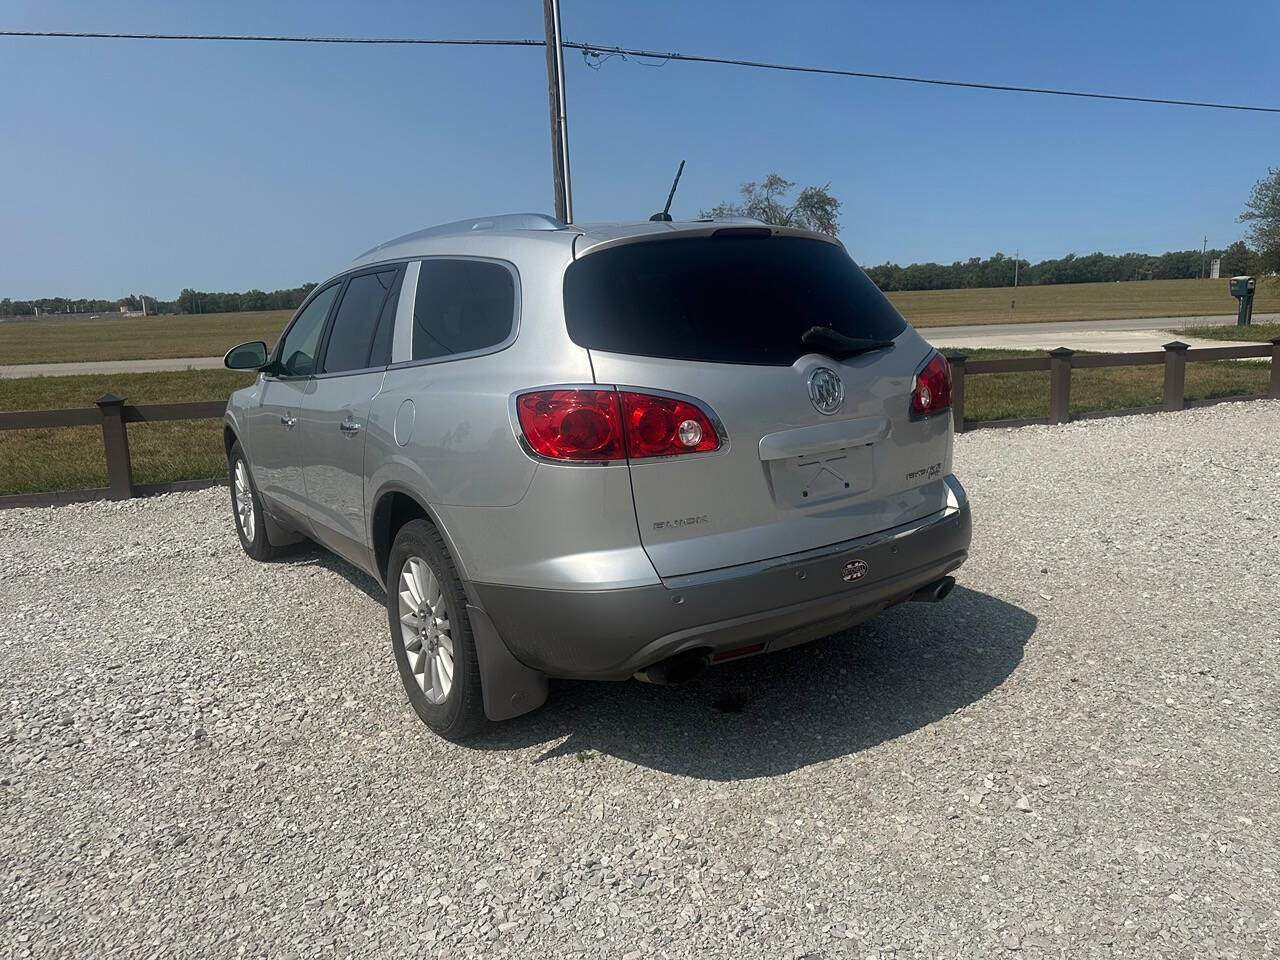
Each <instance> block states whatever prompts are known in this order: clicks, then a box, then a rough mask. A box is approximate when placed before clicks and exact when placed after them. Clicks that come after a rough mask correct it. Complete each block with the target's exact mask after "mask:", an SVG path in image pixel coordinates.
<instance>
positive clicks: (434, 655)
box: [399, 557, 454, 704]
mask: <svg viewBox="0 0 1280 960" xmlns="http://www.w3.org/2000/svg"><path fill="white" fill-rule="evenodd" d="M399 598H400V639H401V640H402V641H403V643H404V652H405V656H406V657H407V658H408V660H409V669H410V671H411V672H412V673H413V676H414V679H415V680H417V681H418V687H419V688H420V689H421V690H422V693H423V695H424V696H426V698H427V700H428V701H430V702H431V703H435V704H439V703H444V701H445V700H446V699H447V698H448V696H449V691H450V690H452V689H453V667H454V663H453V636H452V634H451V633H450V625H449V611H448V609H447V608H446V607H445V602H444V595H443V594H442V593H441V591H440V580H439V578H437V577H436V575H435V572H434V571H433V570H432V569H431V567H430V565H429V564H428V563H427V562H426V561H425V560H423V559H422V558H421V557H409V559H407V560H406V561H405V562H404V566H402V567H401V568H400V584H399Z"/></svg>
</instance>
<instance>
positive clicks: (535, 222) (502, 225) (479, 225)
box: [356, 213, 565, 260]
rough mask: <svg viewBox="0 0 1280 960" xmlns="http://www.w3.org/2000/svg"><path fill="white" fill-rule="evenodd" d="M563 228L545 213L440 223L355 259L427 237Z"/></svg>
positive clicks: (506, 214)
mask: <svg viewBox="0 0 1280 960" xmlns="http://www.w3.org/2000/svg"><path fill="white" fill-rule="evenodd" d="M564 228H565V224H563V223H561V222H560V221H559V220H557V219H556V218H555V217H552V216H550V215H548V214H545V213H502V214H499V215H498V216H496V217H474V218H472V219H470V220H454V221H453V222H452V223H442V224H439V225H438V226H434V227H427V228H426V229H425V230H415V231H414V232H413V233H406V234H405V235H404V236H402V237H396V238H395V239H394V240H387V241H386V242H385V243H380V244H378V245H377V246H376V247H371V248H369V249H368V250H366V251H365V252H364V253H362V254H360V256H358V257H356V259H357V260H363V259H364V258H365V257H367V256H369V255H370V254H373V253H377V252H378V251H379V250H381V249H383V248H384V247H389V246H392V245H393V244H397V243H406V242H408V241H410V240H424V239H426V238H427V237H444V236H450V235H454V234H460V233H474V232H476V231H480V230H500V231H502V230H563V229H564Z"/></svg>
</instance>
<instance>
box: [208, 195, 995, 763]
mask: <svg viewBox="0 0 1280 960" xmlns="http://www.w3.org/2000/svg"><path fill="white" fill-rule="evenodd" d="M226 364H227V366H228V367H231V368H233V369H256V370H258V377H257V380H256V381H255V382H254V384H253V385H252V386H250V387H247V388H245V389H243V390H238V391H236V393H234V394H233V395H232V397H231V400H230V402H229V403H228V405H227V413H226V424H225V427H226V448H227V455H228V460H229V462H230V468H231V504H232V508H233V512H234V515H235V522H236V529H237V530H238V532H239V535H240V540H241V543H242V544H243V545H244V549H245V551H246V552H247V553H248V554H249V556H251V557H253V558H255V559H258V560H266V559H268V558H270V557H272V556H273V555H275V554H276V553H277V552H278V551H279V550H280V548H282V547H284V546H286V545H287V544H290V543H293V542H296V541H298V540H300V539H302V538H304V537H305V538H310V539H313V540H316V541H318V542H319V543H321V544H323V545H324V546H326V547H328V548H329V549H331V550H332V551H334V552H335V553H337V554H339V555H340V556H342V557H345V558H346V559H347V560H349V561H350V562H351V563H353V564H355V565H356V566H357V567H360V568H361V569H363V570H366V571H368V572H369V573H370V574H372V575H373V576H375V577H377V578H378V580H379V581H380V582H381V583H383V584H384V585H385V586H386V592H387V616H388V622H389V625H390V629H391V640H392V647H393V650H394V653H395V658H396V663H397V664H398V666H399V670H400V676H401V678H402V680H403V681H404V686H405V689H406V690H407V692H408V697H409V701H410V703H411V704H412V705H413V707H414V709H415V710H416V711H417V713H418V714H419V716H421V718H422V719H423V720H424V721H425V722H426V723H427V725H428V726H430V727H431V728H432V729H433V730H435V731H437V732H438V733H439V734H441V735H443V736H446V737H449V738H453V739H457V738H461V737H465V736H467V735H468V734H471V733H473V732H475V731H476V730H477V729H478V728H479V727H480V726H481V725H483V723H484V721H485V718H488V719H489V720H503V719H506V718H510V717H514V716H517V715H519V714H522V713H524V712H526V711H528V710H532V709H534V708H535V707H537V706H539V705H541V704H542V703H543V702H544V701H545V699H546V695H547V678H548V677H573V678H589V679H598V680H622V679H625V678H628V677H633V676H635V677H639V678H640V679H644V680H649V681H652V682H657V683H674V682H680V681H685V680H689V679H691V678H693V677H694V676H696V675H697V674H698V673H700V672H701V671H702V670H704V669H705V668H707V667H708V666H710V665H713V664H719V663H724V662H727V661H731V660H735V659H738V658H741V657H748V656H754V655H755V654H759V653H767V652H771V651H775V650H779V649H782V648H784V647H789V646H793V645H795V644H798V643H803V642H806V641H808V640H812V639H815V638H817V637H822V636H826V635H828V634H831V633H835V632H837V631H839V630H841V629H843V628H845V627H848V626H850V625H851V624H854V623H857V622H859V621H862V620H865V619H867V618H868V617H872V616H875V615H876V614H878V613H880V612H881V611H882V610H884V609H886V608H887V607H890V606H893V605H894V604H897V603H901V602H902V601H905V600H940V599H942V597H944V596H945V595H946V594H947V592H948V591H949V590H950V589H951V586H952V585H953V583H954V580H953V578H951V577H950V576H948V574H949V573H951V571H953V570H955V569H956V568H957V567H958V566H960V564H961V563H963V562H964V560H965V557H966V556H967V551H968V547H969V538H970V520H969V506H968V501H967V498H966V496H965V492H964V489H963V488H962V487H961V486H960V484H959V482H958V481H957V480H956V479H955V477H954V476H952V474H951V456H952V427H951V416H950V413H949V407H950V404H951V376H950V371H949V368H948V366H947V363H946V361H945V360H944V359H943V358H942V357H941V356H939V355H938V353H937V352H936V351H934V350H933V349H931V348H930V347H929V345H928V344H927V343H925V342H924V340H922V339H921V338H920V336H919V335H918V334H917V333H916V332H915V331H914V330H913V329H912V328H911V327H910V326H908V325H907V323H906V321H904V320H903V319H902V317H901V316H900V315H899V314H898V312H897V311H896V310H895V309H894V308H893V306H892V305H891V304H890V303H889V301H888V300H887V299H886V298H885V297H884V296H883V295H882V294H881V293H880V291H879V290H877V289H876V287H875V285H874V284H872V283H871V281H870V280H868V279H867V277H866V275H865V274H863V273H862V271H861V270H859V269H858V267H857V266H856V265H855V264H854V263H853V261H852V260H850V258H849V256H848V255H847V254H846V253H845V250H844V248H843V247H842V246H841V245H840V244H839V243H838V242H836V241H835V240H833V239H831V238H829V237H825V236H821V235H818V234H813V233H808V232H806V231H802V230H794V229H784V228H778V227H770V226H765V225H763V224H760V223H758V222H756V221H741V220H698V221H693V222H687V223H671V222H641V223H625V224H603V225H585V226H584V225H573V226H565V225H564V224H562V223H559V222H558V221H556V220H553V219H551V218H550V217H545V216H541V215H536V214H520V215H510V216H501V217H493V218H489V219H484V220H471V221H464V222H460V223H454V224H448V225H445V226H441V227H435V228H432V229H429V230H424V231H421V232H419V233H414V234H410V235H408V236H405V237H401V238H399V239H398V240H392V241H391V242H389V243H385V244H383V245H381V246H379V247H375V248H374V249H373V250H370V251H368V252H367V253H365V254H363V255H361V256H360V257H358V258H357V259H356V260H355V262H354V263H353V264H352V265H351V266H350V267H349V268H347V269H346V270H344V271H342V272H341V273H340V274H338V275H337V276H335V277H334V278H333V279H331V280H328V281H326V282H325V283H322V284H320V286H318V287H317V288H316V289H315V290H314V291H312V293H311V295H310V296H309V297H308V298H307V301H306V302H305V303H304V304H303V305H302V307H301V308H300V309H299V310H298V312H297V314H296V315H295V316H294V318H293V320H292V322H291V323H290V324H289V326H288V327H287V328H286V330H285V332H284V334H283V335H282V336H281V337H280V341H279V342H278V343H277V344H276V346H275V348H274V350H272V351H271V352H270V353H268V351H267V348H266V345H265V344H263V343H261V342H254V343H249V344H242V345H241V346H238V347H235V348H233V349H232V350H231V351H230V352H228V354H227V356H226Z"/></svg>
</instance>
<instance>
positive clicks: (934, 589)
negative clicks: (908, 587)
mask: <svg viewBox="0 0 1280 960" xmlns="http://www.w3.org/2000/svg"><path fill="white" fill-rule="evenodd" d="M955 585H956V578H955V577H943V578H942V579H940V580H935V581H933V583H927V584H925V585H924V586H923V587H921V588H920V589H919V590H917V591H916V592H915V593H913V594H912V595H911V600H912V602H913V603H939V602H941V601H943V600H945V599H946V598H947V594H949V593H951V591H952V590H954V589H955Z"/></svg>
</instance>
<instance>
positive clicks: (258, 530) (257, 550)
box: [227, 440, 284, 561]
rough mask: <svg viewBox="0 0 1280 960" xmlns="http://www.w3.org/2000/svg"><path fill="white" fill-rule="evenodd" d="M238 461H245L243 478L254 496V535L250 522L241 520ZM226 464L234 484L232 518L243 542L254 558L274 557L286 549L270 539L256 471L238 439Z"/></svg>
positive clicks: (265, 558) (272, 558)
mask: <svg viewBox="0 0 1280 960" xmlns="http://www.w3.org/2000/svg"><path fill="white" fill-rule="evenodd" d="M237 464H243V465H244V478H243V479H244V481H245V482H247V484H248V488H249V494H250V500H251V503H250V504H249V506H250V510H249V515H250V516H251V517H252V532H253V536H249V535H248V534H247V533H246V532H245V527H246V525H247V524H246V522H245V521H243V520H241V515H240V505H241V503H240V492H239V488H238V485H237V483H236V466H237ZM227 467H228V474H229V477H230V485H231V522H232V523H234V524H235V527H236V534H237V535H238V536H239V537H240V546H242V547H243V548H244V552H245V553H247V554H248V555H249V556H250V557H252V558H253V559H254V560H259V561H266V560H274V559H275V558H276V557H278V556H280V554H281V553H283V552H284V551H283V549H282V548H281V547H276V546H272V544H271V541H270V540H268V539H267V524H266V521H265V518H264V517H263V515H262V497H261V496H260V495H259V494H258V488H257V486H256V485H255V484H254V482H253V471H251V470H250V469H249V461H248V460H246V459H245V456H244V450H242V449H241V448H240V441H239V440H237V441H236V442H235V443H233V444H232V445H231V452H230V453H228V454H227Z"/></svg>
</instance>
